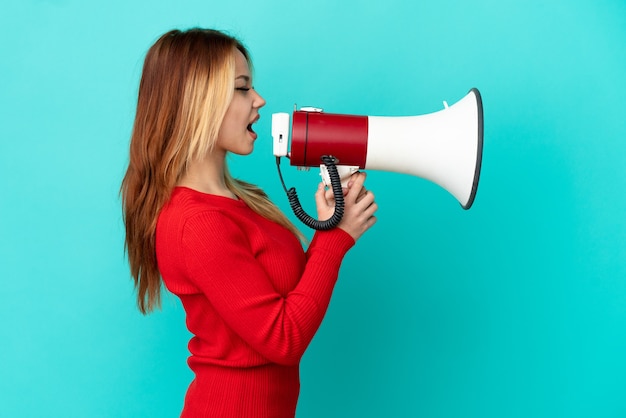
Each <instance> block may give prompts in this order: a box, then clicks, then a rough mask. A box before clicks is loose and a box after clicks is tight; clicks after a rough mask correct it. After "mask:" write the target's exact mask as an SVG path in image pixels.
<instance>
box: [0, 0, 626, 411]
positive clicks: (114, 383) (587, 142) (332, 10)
mask: <svg viewBox="0 0 626 418" xmlns="http://www.w3.org/2000/svg"><path fill="white" fill-rule="evenodd" d="M2 9H3V10H2V14H1V15H0V33H1V36H0V182H1V183H0V184H1V186H2V187H1V189H0V190H1V196H0V277H1V278H0V280H1V282H0V284H1V286H0V416H3V417H173V416H177V414H178V413H179V411H180V408H181V405H182V400H183V396H184V393H185V390H186V387H187V384H188V383H189V381H190V379H191V377H192V376H191V373H190V372H189V371H188V369H187V366H186V363H185V361H186V357H187V355H188V353H187V349H186V344H187V340H188V338H189V335H188V333H187V331H186V329H185V325H184V315H183V312H182V310H181V307H180V305H179V303H178V301H177V300H176V299H175V298H173V297H171V296H166V297H165V299H164V307H163V310H162V311H160V312H157V313H155V314H153V315H151V316H148V317H144V316H142V315H140V314H139V313H138V311H137V310H136V308H135V305H134V304H135V302H134V294H133V289H132V284H131V279H130V275H129V271H128V267H127V264H126V261H125V256H124V253H123V223H122V219H121V210H120V201H119V197H118V189H119V185H120V181H121V179H122V176H123V173H124V169H125V165H126V161H127V147H128V139H129V134H130V130H131V125H132V119H133V112H134V105H135V100H136V93H137V85H138V80H139V75H140V71H141V65H142V59H143V56H144V54H145V52H146V50H147V48H148V47H149V46H150V45H151V44H152V43H153V42H154V41H155V40H156V39H157V37H158V36H159V35H160V34H161V33H163V32H165V31H167V30H169V29H171V28H175V27H176V28H188V27H192V26H207V27H216V28H219V29H224V30H227V31H229V32H231V33H232V34H234V35H237V36H239V37H241V38H242V39H243V40H244V41H245V43H246V44H247V45H248V46H249V48H250V49H251V50H252V53H253V58H254V60H255V66H256V80H255V85H256V87H257V89H258V90H259V91H260V92H261V93H262V94H263V95H264V97H265V98H266V99H267V106H266V107H265V108H264V109H263V111H262V119H261V122H260V124H259V128H258V131H259V132H260V133H261V135H260V139H259V141H258V142H257V149H256V151H255V153H254V154H253V155H252V156H249V157H245V158H240V157H237V158H232V161H231V166H232V171H233V172H234V174H236V175H237V176H240V177H242V178H245V179H247V180H251V181H254V182H256V183H258V184H260V185H261V186H262V187H264V188H265V189H266V190H267V191H268V193H269V194H270V195H271V196H272V198H273V199H274V200H275V201H276V202H277V203H278V204H279V205H280V206H281V207H282V208H284V209H285V210H286V211H288V210H289V209H288V205H287V202H286V199H285V197H284V196H283V193H282V190H281V188H280V185H279V182H278V178H277V175H276V172H275V168H274V159H273V157H272V156H271V139H270V125H269V121H270V119H271V118H270V115H271V113H273V112H278V111H287V112H288V111H290V110H291V109H292V108H293V105H294V103H297V104H298V105H313V106H318V107H323V108H324V109H325V110H327V111H332V112H336V113H354V114H369V115H384V116H394V115H416V114H424V113H430V112H433V111H436V110H439V109H440V108H441V106H442V101H443V100H446V101H448V102H449V103H454V102H455V101H457V100H458V99H460V98H461V97H463V96H464V95H465V94H466V93H467V91H468V90H469V89H470V88H471V87H478V88H479V89H480V91H481V93H482V96H483V100H484V110H485V151H484V160H483V172H482V178H481V183H480V188H479V191H478V196H477V199H476V202H475V204H474V206H473V208H472V209H471V210H470V211H467V212H466V211H463V210H462V209H461V208H460V207H459V205H458V203H457V202H456V201H455V200H454V199H453V198H452V197H451V196H450V195H449V194H447V193H446V192H445V191H443V190H441V189H440V188H438V187H437V186H434V185H432V184H430V183H428V182H426V181H424V180H421V179H418V178H415V177H409V176H404V175H400V174H393V173H378V172H371V173H370V175H369V177H368V184H369V188H370V189H371V190H373V191H374V192H375V193H376V196H377V200H378V203H379V206H380V210H379V222H378V224H377V225H376V227H375V228H374V229H372V230H371V231H370V232H369V233H368V234H367V235H366V236H365V237H364V238H363V239H362V240H361V241H360V242H359V243H358V245H357V246H356V247H355V248H354V249H353V250H351V252H350V253H349V254H348V256H347V258H346V261H345V264H344V266H343V268H342V272H341V278H340V280H339V283H338V285H337V288H336V292H335V295H334V297H333V300H332V303H331V306H330V309H329V312H328V316H327V317H326V319H325V321H324V323H323V325H322V327H321V329H320V332H319V333H318V335H317V336H316V337H315V339H314V341H313V343H312V345H311V347H310V349H309V351H308V352H307V354H306V355H305V357H304V359H303V364H302V395H301V400H300V404H299V407H298V417H302V418H306V417H441V418H444V417H445V418H448V417H463V418H473V417H476V418H478V417H480V418H490V417H493V418H496V417H498V418H501V417H551V418H553V417H568V418H569V417H592V416H593V417H607V418H608V417H624V416H626V396H625V394H626V283H625V279H626V216H625V215H626V193H625V191H626V163H625V161H624V160H625V156H626V122H625V120H626V100H625V99H624V98H625V97H626V3H625V2H624V1H623V0H567V1H566V0H554V1H545V0H541V1H539V0H524V1H522V0H514V1H506V0H504V1H503V0H475V1H471V2H469V1H460V0H437V1H415V0H386V1H370V0H368V1H362V2H359V1H354V0H347V1H342V2H338V1H330V0H317V1H309V2H295V1H290V0H283V1H280V0H268V1H254V2H252V1H250V2H246V1H236V0H234V1H233V0H231V1H177V2H173V1H171V2H166V1H155V0H151V1H147V0H141V1H120V0H110V1H106V2H104V1H101V2H96V1H90V2H85V1H78V0H58V1H54V0H48V1H46V0H40V1H32V0H31V1H26V0H19V1H18V0H6V1H4V3H3V7H2ZM284 174H285V177H286V179H287V183H289V184H290V185H293V186H296V187H297V188H298V190H299V192H300V195H301V197H303V200H304V201H305V202H306V200H307V199H306V198H305V196H307V192H306V191H307V190H310V192H311V194H310V196H311V200H310V203H309V202H306V203H307V204H309V209H313V203H312V202H313V201H312V193H313V191H314V190H315V188H316V184H317V174H316V173H314V172H309V173H301V172H297V171H296V170H295V169H293V168H291V169H289V168H286V169H284ZM307 233H308V232H307Z"/></svg>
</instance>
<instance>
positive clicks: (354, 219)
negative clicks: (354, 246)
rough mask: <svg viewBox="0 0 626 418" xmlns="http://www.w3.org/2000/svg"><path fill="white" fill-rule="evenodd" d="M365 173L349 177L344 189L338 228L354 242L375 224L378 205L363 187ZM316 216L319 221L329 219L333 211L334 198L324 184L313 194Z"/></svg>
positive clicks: (371, 194)
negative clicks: (342, 210)
mask: <svg viewBox="0 0 626 418" xmlns="http://www.w3.org/2000/svg"><path fill="white" fill-rule="evenodd" d="M364 182H365V173H355V174H353V175H352V176H351V177H350V181H349V182H348V188H347V189H344V203H345V204H344V212H343V218H342V219H341V222H339V225H338V226H337V227H338V228H341V229H343V230H344V231H346V232H347V233H348V234H350V236H352V238H353V239H354V240H355V241H356V240H358V239H359V238H360V237H361V235H363V233H365V231H367V230H368V229H369V228H370V227H371V226H372V225H374V224H375V223H376V217H375V216H374V213H375V212H376V210H378V205H377V204H376V202H374V194H373V193H372V192H370V191H368V190H366V189H365V187H363V183H364ZM315 202H316V204H317V216H318V218H319V219H320V220H325V219H328V218H330V217H331V216H332V215H333V213H334V211H335V198H334V196H333V191H332V190H325V188H324V184H323V183H320V186H319V188H318V190H317V193H315Z"/></svg>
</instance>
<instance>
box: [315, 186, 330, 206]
mask: <svg viewBox="0 0 626 418" xmlns="http://www.w3.org/2000/svg"><path fill="white" fill-rule="evenodd" d="M325 194H326V190H324V183H323V182H321V183H320V184H319V185H318V186H317V191H316V192H315V204H316V205H317V207H318V208H324V207H327V206H328V201H327V200H326V196H325Z"/></svg>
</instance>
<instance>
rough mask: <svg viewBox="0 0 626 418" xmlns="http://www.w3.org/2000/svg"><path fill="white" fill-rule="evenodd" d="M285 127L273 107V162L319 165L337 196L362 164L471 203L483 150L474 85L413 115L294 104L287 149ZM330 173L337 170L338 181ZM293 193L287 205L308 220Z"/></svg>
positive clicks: (283, 118) (285, 119)
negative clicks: (452, 101)
mask: <svg viewBox="0 0 626 418" xmlns="http://www.w3.org/2000/svg"><path fill="white" fill-rule="evenodd" d="M289 131H290V130H289V114H288V113H275V114H273V115H272V137H273V140H274V144H273V145H274V155H275V156H276V157H277V163H279V160H280V157H284V156H287V157H289V159H290V163H291V165H293V166H298V167H315V166H320V168H321V171H322V178H323V179H324V182H325V183H326V184H327V185H331V186H332V187H333V191H334V192H335V198H336V199H337V198H338V197H339V194H341V193H340V191H341V182H344V183H345V182H346V181H347V178H349V176H350V175H351V174H352V173H353V172H355V171H358V170H359V169H367V170H380V171H389V172H396V173H405V174H410V175H414V176H417V177H420V178H424V179H426V180H429V181H431V182H433V183H435V184H437V185H439V186H440V187H442V188H444V189H445V190H447V191H448V192H449V193H450V194H452V195H453V196H454V197H455V198H456V199H457V200H458V202H459V203H460V204H461V207H463V209H469V208H470V207H471V206H472V204H473V203H474V199H475V197H476V191H477V189H478V181H479V178H480V169H481V162H482V150H483V106H482V99H481V96H480V92H479V91H478V89H476V88H473V89H471V90H470V91H469V93H468V94H467V95H466V96H465V97H464V98H462V99H461V100H459V101H458V102H457V103H455V104H454V105H452V106H448V105H447V103H446V102H444V109H442V110H439V111H437V112H434V113H429V114H425V115H418V116H357V115H341V114H332V113H325V112H323V111H322V110H321V109H317V108H302V109H300V110H294V112H293V124H292V128H291V152H288V143H289V137H290V135H289ZM279 172H280V171H279ZM331 174H332V176H331ZM331 177H338V179H336V180H335V183H336V184H333V180H332V178H331ZM281 181H282V175H281ZM337 182H339V183H337ZM283 186H284V182H283ZM285 190H286V191H287V189H286V188H285ZM292 190H293V189H292ZM338 191H339V193H338ZM287 194H288V196H289V191H287ZM294 196H295V190H293V191H292V196H291V197H290V203H292V208H293V209H294V212H296V215H297V216H298V218H300V219H301V220H302V221H303V222H305V223H306V224H307V225H308V224H309V223H311V222H310V219H309V220H308V221H309V222H307V221H304V220H303V219H302V218H301V216H300V215H299V214H298V212H297V208H294V202H292V199H293V197H294ZM295 200H296V201H297V197H296V198H295ZM297 205H298V204H296V206H297ZM339 219H341V218H340V217H339ZM329 221H330V220H329ZM331 223H332V222H331ZM334 223H335V225H333V226H330V227H325V226H324V225H320V223H317V224H316V223H314V224H313V225H309V226H311V227H313V228H315V229H330V228H332V227H334V226H336V223H338V221H336V222H334ZM319 227H321V228H319Z"/></svg>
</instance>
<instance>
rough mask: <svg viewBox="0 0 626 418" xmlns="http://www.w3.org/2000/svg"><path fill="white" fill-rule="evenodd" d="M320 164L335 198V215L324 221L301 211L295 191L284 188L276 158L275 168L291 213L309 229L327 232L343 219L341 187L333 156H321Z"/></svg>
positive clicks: (278, 158)
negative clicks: (326, 173)
mask: <svg viewBox="0 0 626 418" xmlns="http://www.w3.org/2000/svg"><path fill="white" fill-rule="evenodd" d="M322 162H323V163H324V165H325V166H326V168H327V169H328V175H329V177H330V184H331V187H332V189H333V195H334V196H335V213H333V216H331V217H330V218H328V219H326V220H325V221H318V220H317V219H315V218H313V217H311V216H309V215H308V214H307V213H306V212H305V211H304V209H302V205H301V204H300V200H299V199H298V194H297V193H296V189H295V188H294V187H292V188H290V189H289V190H287V187H286V186H285V182H284V181H283V175H282V173H281V172H280V157H276V167H278V175H279V176H280V181H281V183H282V184H283V189H285V193H287V199H288V200H289V205H290V206H291V209H292V210H293V213H294V214H295V215H296V217H297V218H298V219H300V221H302V223H303V224H305V225H306V226H308V227H309V228H313V229H316V230H318V231H327V230H329V229H333V228H335V227H336V226H337V225H339V222H341V218H342V217H343V209H344V201H343V189H342V187H341V178H340V177H339V173H338V172H337V167H336V163H337V159H336V158H335V157H333V156H328V155H324V156H322Z"/></svg>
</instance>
